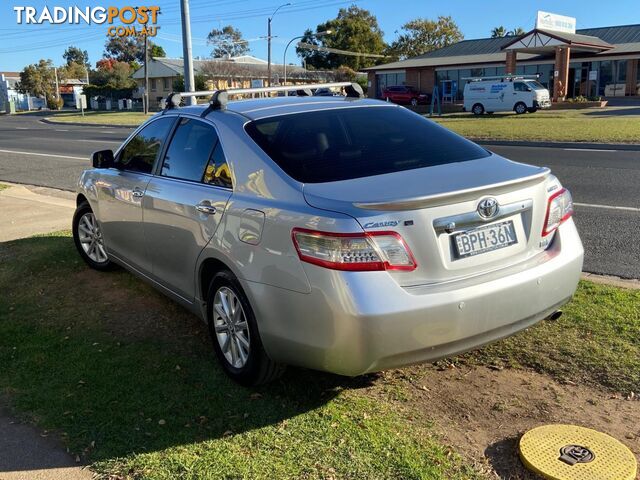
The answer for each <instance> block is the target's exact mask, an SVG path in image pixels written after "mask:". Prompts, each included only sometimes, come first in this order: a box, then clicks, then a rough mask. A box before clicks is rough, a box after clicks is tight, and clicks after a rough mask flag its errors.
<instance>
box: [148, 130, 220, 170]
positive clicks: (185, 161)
mask: <svg viewBox="0 0 640 480" xmlns="http://www.w3.org/2000/svg"><path fill="white" fill-rule="evenodd" d="M216 143H218V135H217V134H216V131H215V129H214V128H213V127H211V126H210V125H207V124H206V123H204V122H201V121H199V120H194V119H191V118H181V119H180V123H179V124H178V128H177V129H176V132H175V133H174V134H173V138H172V139H171V143H170V144H169V148H168V149H167V154H166V155H165V158H164V162H163V164H162V170H161V171H160V175H162V176H163V177H172V178H179V179H182V180H191V181H194V182H200V181H202V177H203V175H204V170H205V167H206V165H207V163H208V161H209V157H211V153H212V152H213V148H214V147H215V146H216Z"/></svg>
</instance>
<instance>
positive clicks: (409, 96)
mask: <svg viewBox="0 0 640 480" xmlns="http://www.w3.org/2000/svg"><path fill="white" fill-rule="evenodd" d="M382 98H383V99H384V100H387V101H389V102H393V103H397V104H400V105H413V106H416V105H418V104H427V103H429V101H430V99H431V97H430V96H429V95H427V94H426V93H420V92H419V91H418V90H416V89H415V88H413V87H410V86H407V85H398V86H393V87H387V88H385V89H384V90H382Z"/></svg>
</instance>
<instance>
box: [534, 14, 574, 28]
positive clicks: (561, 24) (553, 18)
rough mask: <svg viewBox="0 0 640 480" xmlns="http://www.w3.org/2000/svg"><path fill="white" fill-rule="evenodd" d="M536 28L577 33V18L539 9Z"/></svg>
mask: <svg viewBox="0 0 640 480" xmlns="http://www.w3.org/2000/svg"><path fill="white" fill-rule="evenodd" d="M536 28H540V29H542V30H552V31H554V32H563V33H576V19H575V18H574V17H565V16H564V15H558V14H555V13H549V12H543V11H541V10H538V16H537V18H536Z"/></svg>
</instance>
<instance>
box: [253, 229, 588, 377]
mask: <svg viewBox="0 0 640 480" xmlns="http://www.w3.org/2000/svg"><path fill="white" fill-rule="evenodd" d="M582 258H583V249H582V244H581V242H580V238H579V236H578V233H577V231H576V229H575V226H574V224H573V221H571V220H569V221H567V222H566V223H564V224H563V225H562V226H561V227H560V228H559V229H558V231H557V232H556V236H555V238H554V240H553V242H552V245H551V246H550V247H549V248H548V249H547V250H546V251H545V252H544V253H543V254H541V255H539V256H537V257H536V258H533V259H530V260H529V261H527V262H525V263H524V264H521V265H515V266H512V267H509V268H508V269H505V270H501V271H498V272H492V273H488V274H483V275H482V276H481V278H480V277H477V278H475V279H465V280H459V281H455V282H450V283H449V284H442V283H440V284H433V285H422V286H418V287H410V288H403V287H400V286H399V285H398V284H397V283H396V282H394V281H393V279H392V278H391V276H390V275H388V274H387V273H386V272H338V271H332V270H326V269H323V268H321V267H317V266H314V265H307V264H305V270H306V272H307V275H308V277H309V280H310V283H311V285H312V292H311V293H310V294H300V293H296V292H292V291H289V290H283V289H279V288H275V287H270V286H268V285H264V284H258V283H252V282H245V289H246V291H247V294H248V295H249V297H250V299H251V302H252V305H253V306H254V308H255V309H256V310H257V312H256V313H257V316H258V319H259V328H260V334H261V337H262V341H263V344H264V347H265V349H266V351H267V353H268V354H269V356H270V357H272V358H273V359H274V360H276V361H280V362H283V363H287V364H292V365H299V366H304V367H309V368H313V369H318V370H326V371H330V372H334V373H338V374H343V375H359V374H362V373H366V372H372V371H377V370H383V369H387V368H394V367H400V366H404V365H409V364H413V363H420V362H427V361H434V360H437V359H439V358H443V357H446V356H451V355H455V354H457V353H460V352H463V351H466V350H470V349H472V348H476V347H478V346H481V345H483V344H486V343H489V342H492V341H495V340H498V339H501V338H504V337H506V336H509V335H512V334H514V333H516V332H518V331H520V330H522V329H524V328H527V327H529V326H531V325H533V324H535V323H536V322H538V321H539V320H542V319H544V318H546V317H548V316H549V315H550V314H551V313H553V312H554V311H555V310H557V309H558V308H559V307H560V306H561V305H563V304H564V303H566V302H567V301H569V299H570V298H571V296H572V295H573V293H574V292H575V289H576V286H577V284H578V281H579V278H580V273H581V270H582Z"/></svg>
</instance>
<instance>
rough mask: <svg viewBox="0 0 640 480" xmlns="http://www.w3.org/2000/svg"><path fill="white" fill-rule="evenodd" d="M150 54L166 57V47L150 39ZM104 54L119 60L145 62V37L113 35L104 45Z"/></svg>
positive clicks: (151, 55)
mask: <svg viewBox="0 0 640 480" xmlns="http://www.w3.org/2000/svg"><path fill="white" fill-rule="evenodd" d="M148 43H149V56H150V57H156V56H157V57H164V56H165V55H166V54H165V52H164V49H163V48H162V47H161V46H159V45H156V44H155V43H153V42H152V41H151V40H149V42H148ZM104 56H105V57H107V58H112V59H115V60H118V61H119V62H127V63H132V62H135V61H138V62H143V63H144V38H143V37H141V36H140V37H111V38H110V39H109V40H107V42H106V43H105V45H104Z"/></svg>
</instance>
